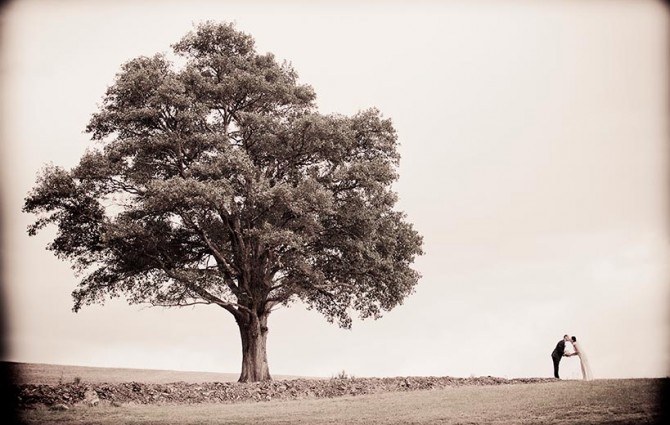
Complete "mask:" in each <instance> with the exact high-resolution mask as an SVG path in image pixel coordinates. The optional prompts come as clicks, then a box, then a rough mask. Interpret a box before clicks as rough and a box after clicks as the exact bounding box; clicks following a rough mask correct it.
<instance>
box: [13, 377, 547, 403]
mask: <svg viewBox="0 0 670 425" xmlns="http://www.w3.org/2000/svg"><path fill="white" fill-rule="evenodd" d="M548 381H554V379H546V378H532V379H509V380H508V379H503V378H494V377H480V378H451V377H410V378H405V377H396V378H353V379H321V380H317V379H295V380H284V381H270V382H257V383H245V384H241V383H231V382H209V383H200V384H193V383H186V382H176V383H169V384H147V383H139V382H126V383H117V384H111V383H103V384H100V383H78V384H75V383H67V384H59V385H34V384H23V385H18V386H16V387H15V389H16V394H15V396H16V397H17V400H18V404H19V406H20V407H22V408H30V407H35V406H39V405H46V406H60V407H61V408H63V409H64V408H66V406H72V405H82V404H84V405H91V406H92V405H96V404H106V403H110V404H114V405H122V404H164V403H170V404H172V403H176V404H180V403H181V404H184V403H187V404H191V403H212V402H214V403H221V402H223V403H233V402H246V401H269V400H299V399H312V398H332V397H340V396H345V395H364V394H377V393H385V392H394V391H414V390H426V389H439V388H446V387H455V386H463V385H503V384H523V383H537V382H548Z"/></svg>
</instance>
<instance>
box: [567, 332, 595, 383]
mask: <svg viewBox="0 0 670 425" xmlns="http://www.w3.org/2000/svg"><path fill="white" fill-rule="evenodd" d="M571 340H572V346H573V347H574V349H575V351H574V352H573V353H570V354H567V356H568V357H570V356H579V363H580V365H581V367H582V378H583V379H584V380H586V381H590V380H591V379H593V374H592V373H591V368H590V367H589V361H588V359H587V358H586V353H585V352H584V349H582V347H581V346H580V344H579V343H578V342H577V337H575V336H573V337H572V338H571Z"/></svg>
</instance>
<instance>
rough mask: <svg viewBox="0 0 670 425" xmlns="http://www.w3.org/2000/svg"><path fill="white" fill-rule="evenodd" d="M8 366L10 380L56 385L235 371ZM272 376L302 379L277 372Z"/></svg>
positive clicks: (216, 377)
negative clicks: (277, 373)
mask: <svg viewBox="0 0 670 425" xmlns="http://www.w3.org/2000/svg"><path fill="white" fill-rule="evenodd" d="M2 363H4V364H6V365H7V366H8V369H9V371H10V374H11V379H12V382H14V383H17V384H50V385H57V384H63V383H67V382H74V381H75V380H77V381H81V382H87V383H123V382H145V383H151V384H167V383H170V382H180V381H183V382H190V383H199V382H235V381H237V379H238V378H239V376H240V375H239V374H233V373H216V372H185V371H174V370H158V369H130V368H108V367H86V366H68V365H52V364H41V363H15V362H2ZM274 378H275V379H295V378H305V377H299V376H288V375H277V376H274Z"/></svg>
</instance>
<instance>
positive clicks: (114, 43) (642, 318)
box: [0, 0, 670, 378]
mask: <svg viewBox="0 0 670 425" xmlns="http://www.w3.org/2000/svg"><path fill="white" fill-rule="evenodd" d="M668 18H669V15H668V11H667V9H666V8H664V7H663V6H662V5H661V2H652V1H642V0H636V1H602V2H598V1H586V0H584V1H566V2H553V1H543V2H537V1H532V0H528V1H500V0H496V1H493V0H492V1H458V2H456V1H453V2H446V1H444V2H438V1H432V2H431V1H423V2H422V1H395V2H382V1H377V2H375V1H357V2H341V1H340V2H336V1H320V2H318V1H317V2H307V1H303V2H300V1H283V2H270V1H266V2H260V1H255V2H254V1H250V2H243V1H216V2H214V1H209V2H206V1H173V2H166V1H144V2H131V1H125V2H112V1H100V2H83V1H59V2H51V1H39V0H34V1H31V0H22V1H17V2H14V3H11V5H10V6H9V7H6V8H5V9H4V13H3V14H2V30H3V34H2V43H3V44H2V64H1V66H2V67H1V68H0V72H1V74H0V75H1V80H0V82H1V84H2V86H1V87H0V91H1V93H2V110H1V111H0V119H1V120H2V121H1V122H0V124H1V126H0V131H2V134H1V136H2V145H1V146H2V147H1V149H2V150H1V151H0V155H1V158H2V170H1V175H0V178H1V180H0V181H1V182H2V195H3V199H2V208H3V210H2V216H3V220H4V222H3V225H4V228H3V240H2V242H3V246H2V252H3V261H4V264H3V267H4V273H5V274H4V282H5V293H4V295H5V301H6V303H5V304H6V313H7V315H6V319H7V320H8V322H9V323H8V330H7V333H6V335H5V340H6V343H7V344H8V346H9V351H8V352H7V353H6V355H5V360H12V361H21V362H38V363H55V364H72V365H84V366H111V367H137V368H160V369H176V370H197V371H215V372H231V373H238V372H239V370H240V363H241V348H240V342H239V335H238V331H237V328H236V325H235V323H234V321H233V319H232V316H230V315H229V314H228V313H226V312H225V311H223V310H222V309H220V308H217V307H203V306H200V307H197V308H187V309H180V310H177V309H172V310H165V309H156V308H149V307H140V306H128V305H127V304H125V303H124V302H123V301H122V300H115V301H112V302H108V303H107V304H106V305H105V306H92V307H87V308H84V309H83V310H82V311H81V312H80V313H77V314H75V313H72V312H71V307H72V299H71V297H70V293H71V291H72V290H73V289H74V288H75V286H76V283H77V277H76V276H74V274H73V272H72V270H71V269H70V267H69V264H67V263H64V262H61V261H59V260H58V259H56V258H55V257H54V256H53V255H52V254H51V252H49V251H46V250H45V246H46V244H47V243H48V242H49V240H50V238H51V237H53V235H54V232H53V230H51V231H45V232H43V233H41V234H40V235H38V236H37V237H33V238H29V237H28V236H27V234H26V226H27V225H28V224H30V223H31V222H32V220H33V219H34V217H31V216H28V215H26V214H23V213H21V206H22V203H23V199H24V197H25V196H26V194H27V192H28V191H29V190H30V188H31V187H32V186H33V185H34V182H35V177H36V174H37V172H38V170H39V169H40V168H41V166H42V165H43V164H45V163H48V162H53V163H54V164H57V165H62V166H66V167H72V166H74V165H75V164H76V163H77V162H78V159H79V157H80V156H81V154H82V153H83V152H84V150H85V149H86V147H87V146H89V145H90V144H91V143H92V142H89V140H88V137H87V135H86V134H84V132H83V130H84V127H85V126H86V124H87V122H88V120H89V118H90V116H91V114H92V113H93V112H95V111H96V104H97V103H99V102H100V101H101V99H102V96H103V94H104V91H105V89H106V88H107V86H109V85H110V84H111V83H112V82H113V78H114V75H115V74H116V72H117V71H118V70H119V69H120V65H121V64H122V63H123V62H125V61H127V60H129V59H131V58H134V57H136V56H139V55H153V54H154V53H157V52H168V51H169V50H170V47H169V46H170V44H172V43H174V42H176V41H178V40H179V39H180V38H181V37H182V36H183V35H185V34H186V33H187V32H188V31H189V30H191V29H192V28H193V24H194V23H198V22H201V21H204V20H207V19H210V20H215V21H229V22H230V21H232V22H236V24H237V29H239V30H242V31H244V32H247V33H249V34H251V35H252V36H253V37H254V38H255V40H256V46H257V49H258V51H259V52H266V51H270V52H272V53H274V54H275V55H276V56H277V58H278V59H280V60H283V59H286V60H288V61H290V62H292V64H293V66H294V67H295V69H296V70H297V72H298V73H299V75H300V81H301V82H302V83H307V84H310V85H312V86H313V87H314V89H315V91H316V93H317V104H318V105H319V109H320V111H321V112H324V113H330V112H337V113H343V114H353V113H355V112H357V111H358V110H360V109H363V108H367V107H371V106H375V107H377V108H379V109H380V110H381V111H382V112H383V113H384V115H385V116H386V117H390V118H391V119H392V120H393V122H394V125H395V127H396V129H397V131H398V135H399V140H400V143H401V154H402V160H401V164H400V168H399V173H400V180H399V182H398V183H397V184H396V186H395V187H396V190H397V191H398V194H399V197H400V201H399V203H398V209H400V210H403V211H405V212H406V213H407V215H408V220H410V221H411V222H413V223H414V225H415V227H416V229H417V230H418V231H419V232H420V233H421V234H423V235H424V242H425V245H424V250H425V252H426V253H425V255H424V256H423V257H421V258H419V260H418V261H417V262H416V268H417V269H418V270H419V271H420V272H421V273H422V275H423V278H422V279H421V281H420V283H419V285H418V286H417V290H416V293H415V294H413V295H411V296H410V297H408V298H407V299H406V302H405V303H404V305H402V306H400V307H397V308H396V309H395V310H393V311H391V312H390V313H387V314H386V315H385V317H384V318H382V319H380V320H377V321H355V322H354V325H353V328H352V329H351V330H342V329H339V328H338V327H337V326H335V325H330V324H328V323H327V322H326V321H325V319H323V318H322V317H321V316H320V315H319V314H318V313H316V312H314V311H307V310H305V309H304V307H303V306H302V305H299V304H296V305H294V306H293V307H291V308H290V309H283V310H279V311H277V312H275V313H273V315H272V316H271V317H270V323H269V327H270V333H269V342H268V357H269V363H270V372H271V373H273V374H291V375H307V376H325V377H329V376H332V375H335V374H337V373H339V372H340V371H342V370H344V371H346V372H347V373H348V374H350V375H355V376H408V375H451V376H470V375H477V376H478V375H493V376H503V377H508V378H513V377H536V376H537V377H548V376H551V375H552V365H551V359H550V357H549V355H550V352H551V350H552V349H553V348H554V346H555V344H556V342H557V341H558V340H559V339H560V338H561V337H562V336H563V334H565V333H568V334H571V335H576V336H577V337H578V338H579V339H580V341H581V342H582V345H583V348H584V349H585V350H586V351H587V352H588V355H589V361H590V363H591V366H592V369H593V372H594V374H595V376H596V377H597V378H598V377H600V378H624V377H660V376H666V375H667V374H668V371H669V369H668V364H669V363H668V360H669V359H670V356H669V355H668V354H669V348H670V345H669V344H668V342H669V338H668V337H669V336H670V329H669V327H668V322H669V320H668V319H670V311H669V309H668V301H669V300H670V290H669V289H670V288H669V285H668V277H670V276H669V274H670V273H669V272H670V269H669V261H668V260H669V259H670V255H669V254H670V249H669V248H670V244H669V242H670V241H669V239H668V235H669V232H668V230H669V229H668V226H667V225H668V211H667V205H668V201H669V199H668V187H667V186H666V180H667V176H668V168H669V167H670V164H669V161H668V155H667V154H668V144H667V142H668V136H669V134H668V131H669V127H668V116H670V115H669V114H668V112H669V111H668V98H667V93H668V84H667V79H668V78H667V76H668V75H670V73H669V72H668V63H669V60H668V59H669V58H668V56H667V55H668V51H669V49H668V47H669V46H668V39H667V34H668V25H669V23H670V22H669V19H668ZM577 362H578V361H577V359H576V358H572V359H566V360H564V361H563V362H562V365H561V368H562V370H563V373H562V375H563V376H564V377H567V378H577V377H578V373H579V372H578V370H579V367H578V363H577Z"/></svg>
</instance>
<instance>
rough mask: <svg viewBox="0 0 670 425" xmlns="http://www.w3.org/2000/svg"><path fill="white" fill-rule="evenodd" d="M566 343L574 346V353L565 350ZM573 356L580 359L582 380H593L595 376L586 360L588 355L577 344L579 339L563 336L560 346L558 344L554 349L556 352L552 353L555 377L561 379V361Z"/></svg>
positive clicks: (559, 342)
mask: <svg viewBox="0 0 670 425" xmlns="http://www.w3.org/2000/svg"><path fill="white" fill-rule="evenodd" d="M566 342H567V343H570V344H571V345H572V348H573V350H572V352H567V351H566V350H565V343H566ZM572 356H577V357H579V364H580V366H581V369H582V378H583V379H585V380H591V379H593V375H592V374H591V368H590V367H589V362H588V360H587V359H586V353H585V352H584V350H583V349H582V348H581V347H580V345H579V343H578V342H577V337H574V336H573V337H570V336H568V335H563V339H562V340H560V341H558V344H556V348H554V351H553V352H552V353H551V359H552V360H553V361H554V377H555V378H557V379H560V378H559V376H558V365H559V363H560V362H561V359H562V358H563V357H572Z"/></svg>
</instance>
